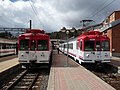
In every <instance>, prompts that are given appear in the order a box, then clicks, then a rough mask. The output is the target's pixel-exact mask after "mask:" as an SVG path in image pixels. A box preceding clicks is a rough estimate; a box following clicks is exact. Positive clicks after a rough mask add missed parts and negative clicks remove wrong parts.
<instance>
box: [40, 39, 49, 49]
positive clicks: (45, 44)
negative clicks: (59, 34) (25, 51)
mask: <svg viewBox="0 0 120 90" xmlns="http://www.w3.org/2000/svg"><path fill="white" fill-rule="evenodd" d="M38 50H41V51H44V50H48V41H47V40H38Z"/></svg>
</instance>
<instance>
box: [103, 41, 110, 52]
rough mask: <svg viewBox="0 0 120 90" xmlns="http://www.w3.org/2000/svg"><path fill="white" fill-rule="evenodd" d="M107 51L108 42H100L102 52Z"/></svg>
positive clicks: (108, 47)
mask: <svg viewBox="0 0 120 90" xmlns="http://www.w3.org/2000/svg"><path fill="white" fill-rule="evenodd" d="M109 50H110V42H109V41H102V51H109Z"/></svg>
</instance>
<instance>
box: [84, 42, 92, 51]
mask: <svg viewBox="0 0 120 90" xmlns="http://www.w3.org/2000/svg"><path fill="white" fill-rule="evenodd" d="M84 44H85V46H84V50H85V51H93V50H94V41H85V43H84Z"/></svg>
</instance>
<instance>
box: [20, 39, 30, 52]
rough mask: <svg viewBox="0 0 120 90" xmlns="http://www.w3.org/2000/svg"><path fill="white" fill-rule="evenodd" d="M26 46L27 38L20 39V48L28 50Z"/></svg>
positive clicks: (27, 43) (27, 44)
mask: <svg viewBox="0 0 120 90" xmlns="http://www.w3.org/2000/svg"><path fill="white" fill-rule="evenodd" d="M28 46H29V40H28V39H24V40H20V50H28Z"/></svg>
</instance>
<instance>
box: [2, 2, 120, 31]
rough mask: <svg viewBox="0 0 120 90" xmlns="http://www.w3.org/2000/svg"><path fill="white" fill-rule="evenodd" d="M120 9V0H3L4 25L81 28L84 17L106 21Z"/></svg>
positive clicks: (57, 28) (46, 29) (51, 29)
mask: <svg viewBox="0 0 120 90" xmlns="http://www.w3.org/2000/svg"><path fill="white" fill-rule="evenodd" d="M117 10H120V0H0V27H16V28H17V27H21V28H28V27H29V20H32V23H33V25H32V27H33V28H39V29H44V30H45V31H46V32H52V31H59V30H60V29H61V27H67V28H71V27H75V28H80V21H81V20H83V19H93V20H94V21H95V23H100V22H102V21H103V20H104V19H105V18H106V17H107V16H108V15H109V14H111V13H112V12H113V11H117Z"/></svg>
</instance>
